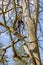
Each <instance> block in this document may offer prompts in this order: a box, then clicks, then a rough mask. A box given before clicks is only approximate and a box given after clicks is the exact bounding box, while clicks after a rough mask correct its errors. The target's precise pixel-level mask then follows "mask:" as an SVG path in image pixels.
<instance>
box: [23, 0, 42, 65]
mask: <svg viewBox="0 0 43 65" xmlns="http://www.w3.org/2000/svg"><path fill="white" fill-rule="evenodd" d="M34 2H35V3H34V7H35V6H36V9H35V10H36V11H35V12H34V14H33V17H32V18H31V17H30V9H29V0H23V4H22V8H23V17H24V24H25V28H26V31H27V32H26V33H27V38H28V41H29V43H30V44H29V45H28V47H29V49H30V50H31V53H32V54H33V56H34V59H35V61H36V64H37V65H41V61H40V54H39V48H38V41H37V35H36V31H37V21H38V13H37V11H38V9H37V8H38V7H39V6H38V4H39V2H38V0H34ZM36 14H37V15H36ZM36 64H35V65H36ZM31 65H34V63H31Z"/></svg>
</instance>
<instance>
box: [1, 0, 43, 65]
mask: <svg viewBox="0 0 43 65" xmlns="http://www.w3.org/2000/svg"><path fill="white" fill-rule="evenodd" d="M0 2H1V5H0V16H2V19H3V21H0V26H2V27H3V28H5V29H4V30H3V31H0V35H1V34H2V33H5V32H8V35H9V37H10V40H11V41H10V45H8V46H6V47H5V48H2V49H1V50H2V51H4V52H3V54H2V57H1V58H0V62H2V60H3V59H4V56H5V53H6V52H7V51H6V50H7V49H8V48H10V47H11V48H12V51H13V58H16V59H19V60H20V61H21V62H22V64H24V65H28V64H29V63H30V65H41V58H40V52H39V46H38V39H37V24H38V22H39V20H38V19H39V14H40V13H41V12H42V11H43V10H41V11H39V7H41V6H40V5H39V0H32V1H30V0H22V1H21V0H8V2H7V1H6V0H0ZM31 5H32V8H31V7H30V6H31ZM30 8H31V9H32V10H33V11H32V12H31V9H30ZM41 8H42V7H41ZM6 15H7V17H8V19H7V17H6ZM8 23H10V25H9V24H8ZM40 26H41V25H40ZM1 29H2V28H1ZM40 30H41V29H40ZM24 32H26V33H24ZM12 34H13V35H12ZM13 36H16V38H17V40H16V41H15V39H13ZM39 37H40V36H39ZM25 39H27V40H25ZM19 41H20V42H21V43H22V48H23V50H22V51H23V53H25V54H24V55H23V54H20V53H18V51H17V50H16V48H15V45H16V44H17V43H19ZM27 43H28V44H27ZM18 45H19V44H18ZM22 48H21V49H22ZM40 48H41V47H40ZM25 59H26V60H25ZM27 59H28V60H27ZM28 61H29V63H28ZM15 65H16V64H15Z"/></svg>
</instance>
